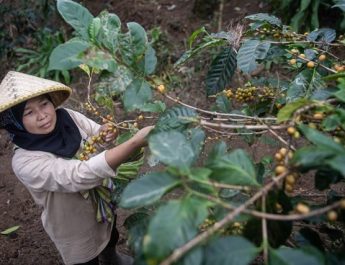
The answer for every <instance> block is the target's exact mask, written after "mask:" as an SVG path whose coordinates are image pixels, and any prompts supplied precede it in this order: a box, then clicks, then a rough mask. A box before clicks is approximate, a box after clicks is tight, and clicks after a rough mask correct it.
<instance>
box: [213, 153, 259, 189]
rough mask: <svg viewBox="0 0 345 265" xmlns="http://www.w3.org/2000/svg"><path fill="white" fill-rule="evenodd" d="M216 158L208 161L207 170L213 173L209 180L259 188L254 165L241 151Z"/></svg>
mask: <svg viewBox="0 0 345 265" xmlns="http://www.w3.org/2000/svg"><path fill="white" fill-rule="evenodd" d="M217 157H218V159H217V160H211V161H210V160H208V163H207V165H208V168H210V169H211V170H212V171H213V172H212V174H211V176H210V178H212V179H215V180H217V181H220V182H223V183H227V184H232V185H252V186H259V183H258V182H257V180H256V171H255V167H254V164H253V162H252V160H251V159H250V157H249V156H248V155H247V154H246V153H245V152H244V151H243V150H242V149H237V150H234V151H232V152H231V153H229V154H225V155H223V156H221V157H219V156H217Z"/></svg>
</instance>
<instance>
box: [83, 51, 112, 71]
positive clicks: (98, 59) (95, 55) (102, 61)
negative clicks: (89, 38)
mask: <svg viewBox="0 0 345 265" xmlns="http://www.w3.org/2000/svg"><path fill="white" fill-rule="evenodd" d="M83 62H84V63H85V64H87V65H88V66H90V67H92V68H94V69H97V70H105V71H108V72H112V73H113V72H115V71H116V69H117V63H116V61H115V60H114V59H113V58H112V56H111V55H110V54H109V53H107V52H103V51H101V50H98V49H95V48H93V49H90V50H89V51H88V52H87V54H85V59H84V60H83Z"/></svg>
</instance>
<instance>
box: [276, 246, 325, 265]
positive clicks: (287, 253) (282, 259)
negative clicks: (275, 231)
mask: <svg viewBox="0 0 345 265" xmlns="http://www.w3.org/2000/svg"><path fill="white" fill-rule="evenodd" d="M269 259H270V263H269V264H271V265H311V264H313V265H323V264H325V263H324V261H323V260H320V259H319V257H318V256H317V255H313V254H311V253H308V252H305V251H303V250H301V249H292V248H287V247H281V248H279V249H278V250H274V249H271V250H270V251H269Z"/></svg>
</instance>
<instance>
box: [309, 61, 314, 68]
mask: <svg viewBox="0 0 345 265" xmlns="http://www.w3.org/2000/svg"><path fill="white" fill-rule="evenodd" d="M307 67H308V68H314V67H315V63H314V62H313V61H309V62H307Z"/></svg>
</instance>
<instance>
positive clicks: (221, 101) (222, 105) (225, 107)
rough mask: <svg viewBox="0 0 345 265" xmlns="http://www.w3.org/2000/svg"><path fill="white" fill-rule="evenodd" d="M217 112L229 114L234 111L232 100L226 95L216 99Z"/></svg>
mask: <svg viewBox="0 0 345 265" xmlns="http://www.w3.org/2000/svg"><path fill="white" fill-rule="evenodd" d="M216 107H217V110H219V111H221V112H224V113H229V112H230V111H231V109H232V107H231V102H230V100H229V99H228V98H227V97H226V96H225V95H218V96H217V99H216Z"/></svg>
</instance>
